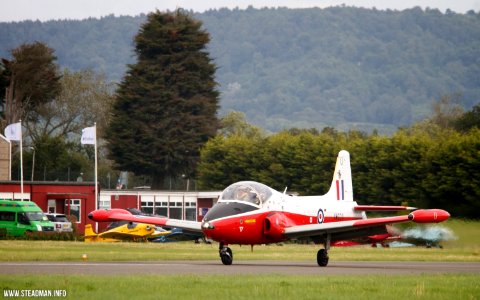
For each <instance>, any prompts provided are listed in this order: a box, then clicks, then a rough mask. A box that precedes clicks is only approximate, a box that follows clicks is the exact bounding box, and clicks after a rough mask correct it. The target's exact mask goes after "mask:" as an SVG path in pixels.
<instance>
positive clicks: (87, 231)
mask: <svg viewBox="0 0 480 300" xmlns="http://www.w3.org/2000/svg"><path fill="white" fill-rule="evenodd" d="M96 236H97V234H96V233H95V231H93V228H92V225H91V224H87V225H85V238H89V237H96Z"/></svg>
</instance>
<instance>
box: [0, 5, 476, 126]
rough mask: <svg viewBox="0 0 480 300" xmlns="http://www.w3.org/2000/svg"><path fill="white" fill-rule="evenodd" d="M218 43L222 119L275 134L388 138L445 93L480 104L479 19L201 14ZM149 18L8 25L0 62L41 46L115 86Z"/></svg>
mask: <svg viewBox="0 0 480 300" xmlns="http://www.w3.org/2000/svg"><path fill="white" fill-rule="evenodd" d="M195 17H197V18H199V19H201V20H202V21H203V22H204V27H205V29H206V30H207V31H208V32H209V33H210V35H211V38H212V40H211V43H210V47H209V49H208V50H209V51H210V53H211V57H212V58H213V59H214V60H215V62H216V64H217V66H218V71H217V77H216V78H217V81H218V83H219V89H220V91H221V93H222V94H221V107H222V112H221V113H224V112H226V111H228V110H232V109H233V110H238V111H243V112H245V113H246V115H247V118H248V120H249V121H250V122H252V123H254V124H256V125H259V126H261V127H263V128H266V129H268V130H271V131H277V130H280V129H282V128H288V127H293V126H296V127H317V128H319V129H321V128H323V127H324V126H335V127H337V128H339V129H344V128H358V129H362V130H371V129H373V128H377V129H380V131H383V132H388V131H391V130H393V129H395V128H396V127H398V126H401V125H408V124H411V123H412V122H414V121H417V120H419V119H421V118H423V117H425V116H426V115H427V114H428V113H429V111H430V105H431V103H432V101H434V100H435V99H438V98H439V97H440V96H441V95H444V94H452V93H461V94H462V104H463V105H464V106H465V108H467V109H469V108H471V107H472V106H473V105H474V104H476V103H478V102H479V101H480V76H479V75H478V74H480V13H474V12H469V13H467V14H455V13H451V12H448V13H446V14H444V13H441V12H439V11H438V10H426V11H423V10H421V9H420V8H414V9H410V10H405V11H379V10H369V9H360V8H351V7H334V8H327V9H315V8H312V9H286V8H282V9H253V8H249V9H246V10H238V9H235V10H229V9H220V10H212V11H208V12H205V13H203V14H196V15H195ZM144 20H145V16H144V15H143V16H138V17H114V16H108V17H105V18H102V19H87V20H83V21H68V20H63V21H50V22H43V23H42V22H33V21H32V22H20V23H0V57H8V50H9V49H12V48H15V47H17V46H18V45H20V44H21V43H25V42H32V41H35V40H39V41H44V42H46V43H47V44H49V45H50V46H51V47H52V48H54V49H55V50H56V55H57V56H58V62H59V64H60V65H61V66H64V67H69V68H71V69H74V70H78V69H82V68H93V69H95V70H97V71H102V72H104V73H105V74H106V75H107V76H108V77H109V78H111V79H112V80H115V81H119V80H121V77H122V76H123V72H124V70H125V65H126V64H128V63H132V62H134V61H135V57H134V56H133V51H132V39H133V36H134V35H135V34H136V33H137V31H138V28H139V25H140V24H141V23H142V22H143V21H144Z"/></svg>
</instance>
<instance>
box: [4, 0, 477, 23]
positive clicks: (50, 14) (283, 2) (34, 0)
mask: <svg viewBox="0 0 480 300" xmlns="http://www.w3.org/2000/svg"><path fill="white" fill-rule="evenodd" d="M342 4H345V5H347V6H355V7H365V8H372V7H375V8H377V9H381V10H384V9H392V10H403V9H407V8H412V7H415V6H419V7H421V8H423V9H425V8H427V7H429V8H437V9H439V10H440V11H441V12H445V11H446V10H447V9H450V10H452V11H454V12H457V13H465V12H466V11H469V10H474V11H475V12H479V11H480V0H402V1H399V0H277V1H273V0H255V1H254V0H230V1H229V0H209V1H202V0H195V1H194V0H181V1H179V0H176V1H175V0H0V22H12V21H13V22H18V21H24V20H40V21H48V20H59V19H60V20H64V19H70V20H81V19H86V18H89V17H94V18H100V17H102V16H107V15H110V14H114V15H115V16H121V15H130V16H136V15H139V14H141V13H149V12H152V11H155V10H156V9H158V10H160V11H166V10H170V11H172V10H175V9H176V8H178V7H181V8H185V9H187V10H193V11H195V12H204V11H206V10H209V9H218V8H222V7H227V8H230V9H233V8H236V7H238V8H240V9H244V8H247V7H248V6H249V5H252V6H253V7H255V8H262V7H289V8H307V7H320V8H325V7H329V6H339V5H342Z"/></svg>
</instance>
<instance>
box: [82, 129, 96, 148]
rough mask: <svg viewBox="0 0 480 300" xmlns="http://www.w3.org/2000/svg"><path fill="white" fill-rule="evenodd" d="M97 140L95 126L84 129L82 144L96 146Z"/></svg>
mask: <svg viewBox="0 0 480 300" xmlns="http://www.w3.org/2000/svg"><path fill="white" fill-rule="evenodd" d="M96 138H97V133H96V130H95V126H93V127H87V128H84V129H82V139H81V140H80V142H81V143H82V144H90V145H95V144H96V143H95V140H96Z"/></svg>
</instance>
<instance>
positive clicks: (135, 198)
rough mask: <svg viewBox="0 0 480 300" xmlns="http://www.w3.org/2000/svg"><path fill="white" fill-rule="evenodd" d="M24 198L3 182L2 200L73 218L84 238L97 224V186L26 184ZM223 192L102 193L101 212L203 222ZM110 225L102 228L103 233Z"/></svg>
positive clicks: (10, 183)
mask: <svg viewBox="0 0 480 300" xmlns="http://www.w3.org/2000/svg"><path fill="white" fill-rule="evenodd" d="M23 190H24V191H23V197H22V193H21V187H20V182H19V181H0V199H10V200H12V199H14V200H21V199H22V198H23V200H32V201H33V202H35V203H36V204H37V205H38V206H39V207H40V208H41V209H42V210H43V211H44V212H50V213H61V214H66V215H73V216H75V217H76V218H77V220H78V222H77V228H78V231H79V233H80V234H83V233H84V231H85V225H86V224H92V226H93V228H95V226H96V224H95V222H92V221H90V220H89V219H88V217H87V215H88V213H90V212H91V211H93V210H95V209H96V205H95V186H94V184H93V182H40V181H38V182H37V181H34V182H30V181H24V187H23ZM220 193H221V192H219V191H211V192H204V191H185V192H183V191H151V190H102V191H100V195H99V197H98V204H97V207H98V208H123V209H125V208H137V209H139V210H141V211H143V212H145V213H149V214H157V215H163V216H167V217H170V218H173V219H183V220H192V221H202V219H203V216H204V215H205V214H206V212H207V211H208V209H210V208H211V207H212V206H213V204H215V203H216V201H217V199H218V197H219V196H220ZM107 225H108V224H99V231H103V230H104V229H105V228H106V226H107Z"/></svg>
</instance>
